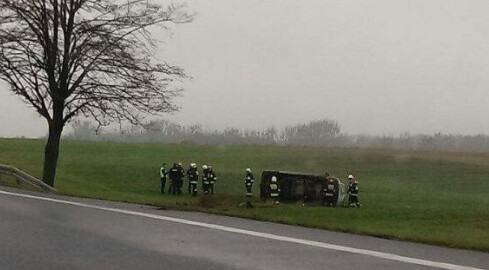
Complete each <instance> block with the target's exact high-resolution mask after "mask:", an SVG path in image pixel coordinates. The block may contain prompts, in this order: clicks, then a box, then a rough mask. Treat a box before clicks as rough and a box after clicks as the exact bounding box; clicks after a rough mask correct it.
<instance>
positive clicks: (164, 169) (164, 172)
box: [160, 163, 168, 194]
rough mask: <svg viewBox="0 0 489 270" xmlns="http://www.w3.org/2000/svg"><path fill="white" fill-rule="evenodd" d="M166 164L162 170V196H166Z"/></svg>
mask: <svg viewBox="0 0 489 270" xmlns="http://www.w3.org/2000/svg"><path fill="white" fill-rule="evenodd" d="M165 166H166V163H163V164H162V165H161V168H160V180H161V194H165V185H166V180H167V178H168V173H167V171H166V167H165Z"/></svg>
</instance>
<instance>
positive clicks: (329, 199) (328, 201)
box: [323, 193, 336, 206]
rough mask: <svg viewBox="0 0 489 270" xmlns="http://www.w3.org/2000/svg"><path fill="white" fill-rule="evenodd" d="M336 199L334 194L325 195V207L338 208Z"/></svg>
mask: <svg viewBox="0 0 489 270" xmlns="http://www.w3.org/2000/svg"><path fill="white" fill-rule="evenodd" d="M334 197H335V196H334V193H326V194H324V198H323V205H324V206H336V202H335V199H334Z"/></svg>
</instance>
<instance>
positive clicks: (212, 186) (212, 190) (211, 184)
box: [209, 182, 214, 195]
mask: <svg viewBox="0 0 489 270" xmlns="http://www.w3.org/2000/svg"><path fill="white" fill-rule="evenodd" d="M209 189H210V192H211V194H213V195H214V182H211V183H210V184H209Z"/></svg>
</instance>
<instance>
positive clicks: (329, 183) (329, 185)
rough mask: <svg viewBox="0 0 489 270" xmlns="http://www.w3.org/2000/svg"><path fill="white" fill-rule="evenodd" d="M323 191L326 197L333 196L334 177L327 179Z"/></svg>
mask: <svg viewBox="0 0 489 270" xmlns="http://www.w3.org/2000/svg"><path fill="white" fill-rule="evenodd" d="M322 191H323V193H324V196H326V197H333V196H334V194H335V192H336V191H335V183H334V180H333V179H328V180H326V185H324V187H323V190H322Z"/></svg>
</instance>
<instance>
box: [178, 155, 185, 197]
mask: <svg viewBox="0 0 489 270" xmlns="http://www.w3.org/2000/svg"><path fill="white" fill-rule="evenodd" d="M184 177H185V169H184V168H183V166H182V163H181V162H179V163H178V189H177V193H178V195H180V194H182V189H183V178H184Z"/></svg>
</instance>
